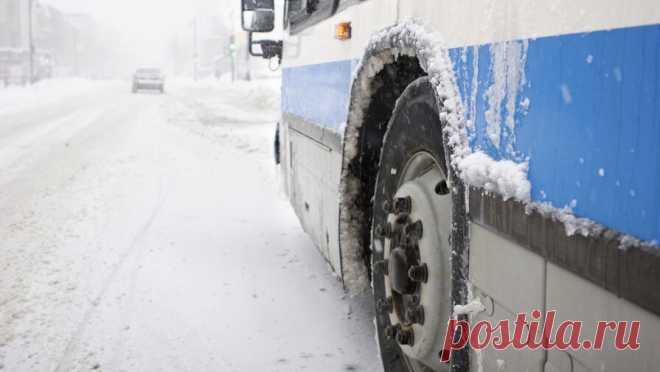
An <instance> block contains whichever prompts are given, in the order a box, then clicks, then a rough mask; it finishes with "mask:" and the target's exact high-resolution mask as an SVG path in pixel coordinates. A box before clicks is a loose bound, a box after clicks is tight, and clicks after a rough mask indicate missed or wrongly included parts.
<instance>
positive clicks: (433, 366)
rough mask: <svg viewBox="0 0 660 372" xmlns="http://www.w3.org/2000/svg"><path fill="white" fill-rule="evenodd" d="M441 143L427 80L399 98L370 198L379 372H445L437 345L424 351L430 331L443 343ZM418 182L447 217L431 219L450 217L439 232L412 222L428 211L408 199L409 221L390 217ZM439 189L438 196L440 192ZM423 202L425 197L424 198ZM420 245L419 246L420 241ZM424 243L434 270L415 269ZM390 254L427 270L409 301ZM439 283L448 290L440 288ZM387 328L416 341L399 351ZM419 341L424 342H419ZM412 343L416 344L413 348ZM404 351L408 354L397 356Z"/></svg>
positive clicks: (446, 294) (446, 307) (447, 297)
mask: <svg viewBox="0 0 660 372" xmlns="http://www.w3.org/2000/svg"><path fill="white" fill-rule="evenodd" d="M443 143H444V141H443V132H442V124H441V121H440V116H439V112H438V104H437V101H436V98H435V94H434V90H433V87H432V85H431V83H430V82H429V80H428V78H427V77H422V78H419V79H417V80H415V81H413V82H412V83H410V84H409V85H408V87H407V88H406V89H405V91H404V92H403V93H402V94H401V97H399V99H398V101H397V103H396V106H395V108H394V111H393V114H392V117H391V119H390V122H389V123H388V129H387V132H386V134H385V138H384V141H383V147H382V150H381V157H380V163H379V169H378V173H377V179H376V185H375V191H374V204H373V219H372V247H371V248H372V249H371V252H372V257H371V258H372V268H373V270H372V279H373V281H372V287H373V292H374V293H373V294H374V301H375V304H376V328H377V339H378V342H379V346H380V351H381V358H382V361H383V367H384V369H385V371H386V372H412V371H414V372H418V371H448V370H449V369H450V366H449V365H448V364H443V363H441V362H440V361H439V353H440V351H441V350H440V349H441V345H435V344H434V345H431V343H432V342H430V341H428V340H429V339H430V337H429V332H435V331H433V329H434V328H435V327H437V333H438V334H437V335H436V336H431V337H435V338H436V339H438V340H443V338H444V329H445V328H446V322H447V319H448V318H449V314H450V309H451V303H452V288H451V283H452V280H451V278H452V274H451V270H452V269H451V264H450V257H451V256H450V253H451V247H450V246H449V240H448V236H444V235H447V234H451V218H452V217H451V215H452V213H451V209H452V205H453V204H452V195H451V194H450V192H449V188H448V187H447V176H446V175H447V165H446V164H447V162H446V159H445V149H444V146H443ZM417 168H419V169H417ZM427 168H428V169H431V168H432V173H433V175H431V171H427V170H426V169H427ZM411 172H412V173H411ZM415 172H417V173H419V176H415V177H413V176H414V175H415V174H416V173H415ZM421 179H424V182H427V183H428V184H429V185H431V182H436V179H437V182H438V183H437V184H436V187H435V188H434V191H435V193H434V194H433V195H432V196H431V197H437V198H444V199H438V201H437V203H438V205H439V206H445V207H441V208H440V207H436V206H435V204H434V203H435V202H433V203H430V204H433V206H432V207H428V208H427V209H429V208H430V209H432V210H433V208H435V209H442V210H445V209H447V208H448V209H450V211H444V212H442V213H438V215H440V214H442V215H443V216H444V215H445V214H444V213H445V212H447V213H449V214H448V217H447V216H445V219H441V220H442V221H445V222H444V223H440V222H437V221H436V219H435V218H431V219H432V220H434V221H433V223H434V224H438V225H442V226H439V227H438V228H436V226H433V227H431V226H428V225H429V224H428V223H427V222H426V221H423V218H421V217H419V216H422V215H424V214H423V213H421V210H420V213H421V214H417V215H416V213H417V209H416V208H422V207H421V205H422V204H428V203H418V206H415V201H416V200H415V199H414V198H413V199H409V200H411V204H412V207H410V208H411V209H410V210H411V212H410V214H409V215H406V214H405V213H403V212H402V213H400V214H395V211H397V210H399V209H397V208H394V204H396V203H395V197H396V196H397V195H399V193H401V192H403V191H401V190H404V189H406V187H408V186H405V185H406V184H407V185H411V184H412V183H414V182H413V181H415V180H421ZM415 182H416V181H415ZM420 182H421V181H420ZM443 182H444V189H443V188H442V187H440V186H441V185H443ZM427 191H428V187H427ZM436 194H437V195H436ZM422 195H423V196H424V195H428V193H427V194H422ZM399 196H400V195H399ZM423 200H426V199H423ZM429 200H430V199H429ZM434 200H435V199H434ZM446 203H448V204H446ZM434 213H435V212H434ZM434 215H435V214H434ZM402 216H404V217H406V221H407V222H401V223H399V222H393V221H402ZM413 217H414V218H418V221H421V222H423V224H422V225H423V228H422V229H421V230H420V231H422V232H421V233H420V235H419V236H421V237H422V238H419V239H418V240H415V239H416V238H415V237H414V236H413V235H409V234H407V233H404V232H405V231H407V229H408V227H407V226H409V225H412V223H413V222H414V221H412V220H411V219H412V218H413ZM388 223H389V226H388ZM444 225H449V226H444ZM392 226H394V227H392ZM388 228H389V229H390V230H389V232H388V231H387V230H388ZM436 230H437V231H436ZM392 231H395V232H394V233H393V232H392ZM396 231H398V232H396ZM441 232H442V233H441ZM388 236H389V238H388ZM434 237H435V238H434ZM408 239H412V240H408ZM422 239H426V241H423V240H422ZM429 239H439V240H437V242H436V243H434V244H438V245H440V246H441V248H438V250H439V251H442V252H441V253H440V254H436V253H433V254H434V255H435V256H433V257H434V258H433V259H432V260H430V261H433V262H422V261H424V259H425V258H426V259H427V260H428V258H429V257H430V256H428V255H427V254H426V253H428V252H427V251H428V244H429ZM397 241H398V243H397ZM406 241H408V242H411V241H415V243H412V244H411V243H405V242H406ZM388 247H389V248H388ZM401 247H403V248H401ZM424 247H427V248H424ZM395 251H396V252H398V253H401V252H405V256H406V257H407V259H406V262H407V264H410V265H411V266H417V265H422V264H424V265H426V267H427V268H428V274H427V278H428V279H427V281H426V282H421V281H416V282H414V286H415V292H414V293H416V294H403V293H405V291H407V290H408V289H405V288H404V290H402V291H401V292H397V289H396V287H397V285H396V283H397V280H398V279H394V278H397V277H398V278H401V276H400V273H401V272H403V273H404V275H405V276H406V278H407V279H401V280H403V281H406V280H407V281H408V282H409V283H407V284H405V286H404V287H406V288H409V287H410V286H411V285H413V284H410V283H412V282H413V279H411V278H412V276H410V275H411V274H410V272H409V271H408V270H409V269H410V266H405V268H404V269H401V267H402V266H397V265H396V264H394V263H393V262H399V260H397V259H396V257H394V256H395ZM415 252H416V253H415ZM386 259H387V260H386ZM411 261H415V262H411ZM388 274H389V275H388ZM439 278H440V280H442V281H445V283H448V284H444V285H443V284H442V283H439V280H438V279H439ZM432 279H435V280H432ZM401 280H399V281H398V283H399V285H398V287H401V284H400V283H401ZM427 286H429V288H435V289H433V290H434V291H438V289H437V288H441V290H440V291H438V294H437V296H434V297H433V298H432V297H429V295H428V293H433V292H429V291H430V289H428V288H427ZM424 288H427V289H424ZM414 296H417V297H414ZM409 298H412V300H408V299H409ZM429 298H432V300H430V301H431V302H430V303H429V302H428V301H429V300H428V299H429ZM411 304H412V305H411ZM415 304H416V305H415ZM420 305H421V306H420ZM419 308H422V314H423V315H422V317H421V319H422V320H421V323H420V322H414V321H412V322H411V321H410V319H414V318H408V315H407V314H408V311H409V310H410V309H412V310H416V309H419ZM393 316H396V319H395V320H394V321H393V320H392V318H393ZM425 318H426V319H425ZM429 319H430V320H429ZM393 323H395V324H400V325H402V326H403V327H404V328H406V332H411V333H412V335H413V339H415V341H414V342H413V343H412V344H411V345H406V346H402V345H405V342H406V341H403V342H404V343H403V344H402V343H401V342H402V341H401V339H398V337H399V336H397V335H396V333H398V332H400V331H397V330H396V329H395V328H396V327H392V324H393ZM434 324H435V325H434ZM443 326H444V327H445V328H443ZM429 327H432V328H429ZM419 333H423V334H421V335H419ZM419 339H421V340H419ZM404 340H405V338H404ZM415 342H417V343H418V344H415ZM440 342H441V341H440ZM415 348H419V349H420V350H421V351H420V350H417V351H415V350H414V349H415ZM404 349H405V350H407V351H404ZM423 350H427V351H423ZM415 353H419V354H420V355H417V356H419V359H423V360H425V361H424V362H419V361H418V358H417V357H411V354H415ZM421 354H423V356H421ZM434 358H437V359H434Z"/></svg>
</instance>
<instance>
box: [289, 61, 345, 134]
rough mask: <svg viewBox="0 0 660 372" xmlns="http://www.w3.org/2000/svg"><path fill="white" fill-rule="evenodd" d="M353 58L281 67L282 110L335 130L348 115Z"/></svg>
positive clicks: (340, 126) (341, 125)
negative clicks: (282, 68)
mask: <svg viewBox="0 0 660 372" xmlns="http://www.w3.org/2000/svg"><path fill="white" fill-rule="evenodd" d="M356 64H357V61H354V60H343V61H337V62H329V63H321V64H315V65H305V66H300V67H294V68H285V69H284V70H283V71H282V111H283V112H287V113H291V114H295V115H297V116H299V117H301V118H303V119H306V120H309V121H310V122H312V123H316V124H319V125H321V126H323V127H326V128H330V129H333V130H335V131H337V130H339V129H340V128H342V127H343V123H345V122H346V117H347V115H348V101H349V94H350V88H351V77H352V73H353V69H354V68H355V65H356Z"/></svg>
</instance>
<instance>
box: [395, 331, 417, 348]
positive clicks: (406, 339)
mask: <svg viewBox="0 0 660 372" xmlns="http://www.w3.org/2000/svg"><path fill="white" fill-rule="evenodd" d="M396 342H398V343H399V345H408V346H413V345H414V344H415V333H414V332H413V331H412V329H403V328H400V329H399V331H398V332H397V333H396Z"/></svg>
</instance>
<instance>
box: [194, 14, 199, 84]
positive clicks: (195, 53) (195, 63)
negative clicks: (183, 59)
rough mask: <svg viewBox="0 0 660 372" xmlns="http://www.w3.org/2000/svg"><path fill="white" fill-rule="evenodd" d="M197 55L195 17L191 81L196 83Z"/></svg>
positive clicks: (195, 21) (195, 22)
mask: <svg viewBox="0 0 660 372" xmlns="http://www.w3.org/2000/svg"><path fill="white" fill-rule="evenodd" d="M198 62H199V53H198V52H197V16H195V19H194V20H193V79H194V80H195V81H197V74H198V72H197V69H198V66H197V64H198Z"/></svg>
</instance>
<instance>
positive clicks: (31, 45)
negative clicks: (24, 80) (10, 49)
mask: <svg viewBox="0 0 660 372" xmlns="http://www.w3.org/2000/svg"><path fill="white" fill-rule="evenodd" d="M33 1H34V0H28V43H29V48H30V55H29V59H30V75H29V80H30V84H33V83H34V36H33V34H32V5H33Z"/></svg>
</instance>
